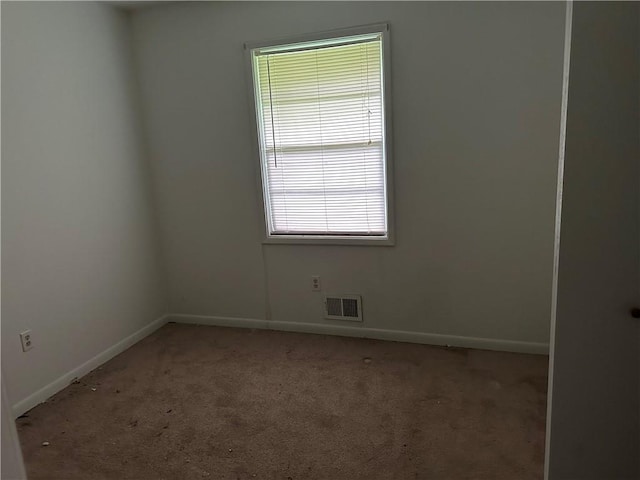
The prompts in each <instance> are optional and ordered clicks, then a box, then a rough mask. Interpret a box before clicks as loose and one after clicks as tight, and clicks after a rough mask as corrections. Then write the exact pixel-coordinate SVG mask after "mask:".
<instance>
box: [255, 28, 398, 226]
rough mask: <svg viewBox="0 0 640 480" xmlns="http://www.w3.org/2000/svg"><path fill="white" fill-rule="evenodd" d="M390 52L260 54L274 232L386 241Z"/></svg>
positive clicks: (347, 47)
mask: <svg viewBox="0 0 640 480" xmlns="http://www.w3.org/2000/svg"><path fill="white" fill-rule="evenodd" d="M381 47H382V46H381V39H380V38H379V37H374V38H371V39H368V40H367V41H362V40H360V41H358V42H357V43H353V44H341V45H334V46H323V47H320V48H312V49H306V50H305V49H301V48H300V46H299V45H294V46H292V49H294V51H277V52H272V53H262V54H255V53H254V70H255V71H254V74H255V79H256V95H257V97H258V98H257V99H256V100H257V102H256V103H257V105H258V117H259V125H260V128H261V139H262V145H261V155H262V162H263V181H264V191H265V196H266V197H268V198H265V203H266V208H267V217H268V220H269V229H270V233H271V234H276V235H277V234H298V235H300V234H310V235H323V234H327V235H351V234H353V235H385V234H386V232H387V220H386V198H385V197H386V188H385V165H384V161H385V160H384V152H385V148H384V134H383V126H384V111H383V103H384V102H383V84H382V48H381Z"/></svg>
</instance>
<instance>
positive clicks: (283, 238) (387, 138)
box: [244, 23, 395, 246]
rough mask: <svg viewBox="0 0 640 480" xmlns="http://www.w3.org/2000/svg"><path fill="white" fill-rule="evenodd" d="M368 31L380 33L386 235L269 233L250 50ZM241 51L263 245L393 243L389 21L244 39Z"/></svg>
mask: <svg viewBox="0 0 640 480" xmlns="http://www.w3.org/2000/svg"><path fill="white" fill-rule="evenodd" d="M372 33H379V34H381V36H382V82H383V84H382V93H383V97H384V98H383V105H384V125H383V135H384V145H385V150H384V155H385V181H386V185H385V188H386V205H385V208H386V217H387V218H386V220H387V234H386V235H377V236H373V235H358V234H349V235H331V234H319V235H306V234H305V235H302V234H298V235H296V234H272V233H271V232H270V229H269V220H268V215H269V208H270V206H269V195H268V193H267V192H266V191H265V188H266V185H265V183H266V182H265V171H264V169H265V166H264V162H263V161H262V152H261V147H260V139H261V133H260V127H259V118H258V109H257V100H256V98H257V97H256V95H257V94H258V91H257V86H256V84H255V79H254V69H253V53H252V51H253V50H254V49H259V48H267V47H279V46H286V45H291V44H296V43H303V42H314V41H322V40H329V39H334V38H340V37H351V36H356V35H366V34H372ZM244 51H245V66H246V69H247V75H246V78H247V83H248V90H249V104H250V108H251V120H252V121H251V127H252V128H251V133H252V135H253V139H252V140H251V144H252V145H253V154H254V157H255V158H257V159H258V162H257V175H256V177H257V183H258V189H259V192H260V195H259V200H260V208H261V209H262V215H261V216H260V218H261V222H262V227H263V232H264V235H265V237H264V239H263V241H262V243H263V244H315V245H369V246H371V245H380V246H392V245H395V223H394V200H393V199H394V194H393V185H394V182H393V161H392V152H393V148H392V128H391V125H392V124H391V105H392V102H391V57H390V51H391V48H390V44H389V24H388V23H376V24H371V25H362V26H357V27H350V28H341V29H337V30H330V31H325V32H316V33H310V34H303V35H292V36H288V37H284V38H277V39H272V40H266V41H258V42H247V43H245V44H244Z"/></svg>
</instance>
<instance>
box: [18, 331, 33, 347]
mask: <svg viewBox="0 0 640 480" xmlns="http://www.w3.org/2000/svg"><path fill="white" fill-rule="evenodd" d="M32 337H33V336H32V334H31V330H25V331H24V332H21V333H20V343H21V344H22V351H23V352H27V351H29V350H31V349H32V348H33V338H32Z"/></svg>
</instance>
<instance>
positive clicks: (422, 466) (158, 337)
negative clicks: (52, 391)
mask: <svg viewBox="0 0 640 480" xmlns="http://www.w3.org/2000/svg"><path fill="white" fill-rule="evenodd" d="M546 383H547V358H546V357H544V356H535V355H519V354H508V353H497V352H488V351H478V350H466V349H446V348H439V347H430V346H424V345H413V344H407V343H395V342H383V341H374V340H364V339H353V338H342V337H330V336H322V335H307V334H296V333H284V332H273V331H252V330H243V329H232V328H218V327H203V326H188V325H177V324H168V325H166V326H165V327H163V328H162V329H160V330H159V331H157V332H156V333H155V334H153V335H151V336H150V337H147V338H146V339H145V340H143V341H142V342H140V343H138V344H137V345H135V346H134V347H132V348H130V349H129V350H127V351H126V352H124V353H122V354H121V355H119V356H117V357H116V358H114V359H113V360H111V361H110V362H108V363H106V364H105V365H104V366H103V367H101V368H100V369H98V370H95V371H94V372H92V373H90V374H89V375H87V376H86V377H84V378H82V379H80V381H79V382H78V383H76V384H72V385H70V386H69V387H68V388H66V389H65V390H63V391H62V392H60V393H58V394H57V395H56V396H54V397H53V398H51V399H50V400H49V401H47V402H46V403H45V404H42V405H40V406H38V407H36V408H34V409H33V410H31V411H30V412H29V413H28V414H27V416H25V417H23V418H20V419H19V420H18V422H17V423H18V430H19V432H20V436H21V442H22V448H23V453H24V456H25V461H26V464H27V470H28V473H29V478H30V479H31V480H36V479H191V478H196V479H197V478H212V479H233V480H237V479H241V480H245V479H248V480H253V479H268V480H272V479H273V480H275V479H282V480H290V479H292V480H301V479H327V480H342V479H344V480H347V479H348V480H351V479H363V480H364V479H369V480H371V479H390V480H395V479H445V480H448V479H467V478H469V479H472V478H474V479H491V480H494V479H509V480H516V479H540V478H542V471H543V456H544V428H545V425H544V419H545V402H546V393H545V392H546ZM43 442H49V445H48V446H42V443H43Z"/></svg>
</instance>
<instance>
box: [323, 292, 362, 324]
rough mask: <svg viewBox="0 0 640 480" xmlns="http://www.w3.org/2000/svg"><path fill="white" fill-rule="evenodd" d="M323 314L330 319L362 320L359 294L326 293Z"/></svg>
mask: <svg viewBox="0 0 640 480" xmlns="http://www.w3.org/2000/svg"><path fill="white" fill-rule="evenodd" d="M324 316H325V318H330V319H332V320H349V321H352V322H361V321H362V297H360V295H327V296H326V297H324Z"/></svg>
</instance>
